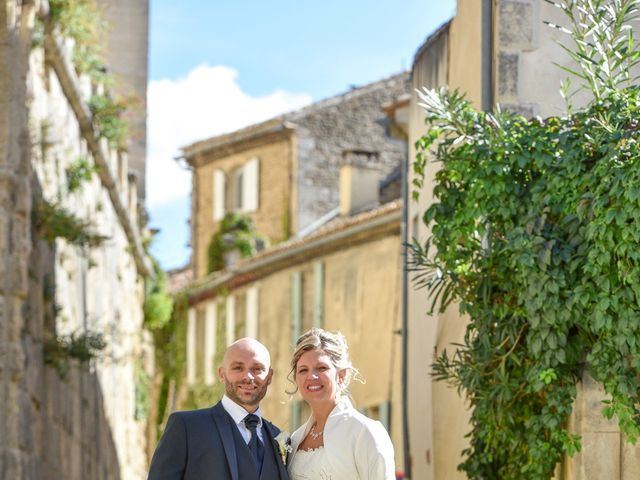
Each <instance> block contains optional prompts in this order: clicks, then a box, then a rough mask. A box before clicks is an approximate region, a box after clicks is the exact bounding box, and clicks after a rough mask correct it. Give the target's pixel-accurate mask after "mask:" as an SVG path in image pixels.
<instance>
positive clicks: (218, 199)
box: [212, 170, 226, 222]
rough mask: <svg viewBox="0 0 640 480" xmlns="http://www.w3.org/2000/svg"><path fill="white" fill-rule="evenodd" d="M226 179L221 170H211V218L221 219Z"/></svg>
mask: <svg viewBox="0 0 640 480" xmlns="http://www.w3.org/2000/svg"><path fill="white" fill-rule="evenodd" d="M225 183H226V179H225V176H224V172H223V171H222V170H214V171H213V205H212V207H213V219H214V220H215V221H216V222H218V221H220V220H222V218H223V217H224V212H225V202H224V199H225V190H226V186H225Z"/></svg>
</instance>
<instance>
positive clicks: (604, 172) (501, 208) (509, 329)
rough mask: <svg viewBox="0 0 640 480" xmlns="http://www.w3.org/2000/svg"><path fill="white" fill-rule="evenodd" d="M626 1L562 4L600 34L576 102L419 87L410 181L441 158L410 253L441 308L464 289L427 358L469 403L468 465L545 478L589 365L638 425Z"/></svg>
mask: <svg viewBox="0 0 640 480" xmlns="http://www.w3.org/2000/svg"><path fill="white" fill-rule="evenodd" d="M631 4H634V5H635V2H631V1H628V0H612V1H605V0H590V1H586V0H585V1H573V2H567V4H566V5H565V6H564V7H563V8H566V9H571V12H570V13H571V14H570V15H569V19H570V20H571V22H577V23H578V25H574V27H575V29H574V30H579V31H578V33H577V34H575V33H574V38H575V39H577V41H578V43H580V42H582V43H584V42H587V44H588V45H586V47H585V48H590V45H595V46H596V48H594V49H593V50H589V51H584V50H583V51H580V50H578V52H579V53H578V54H576V55H575V56H574V58H575V59H576V60H577V61H579V66H580V69H581V70H580V71H577V72H576V73H577V74H578V76H579V78H580V79H581V81H582V83H583V86H584V87H585V88H587V89H589V90H591V91H592V92H593V98H594V100H593V102H592V103H591V104H590V105H588V106H587V107H586V108H584V109H582V110H580V111H577V112H575V113H572V114H570V115H568V116H564V117H551V118H547V119H544V120H543V119H526V118H523V117H521V116H518V115H515V114H513V113H509V112H503V111H500V110H497V111H495V112H494V113H485V112H478V111H476V110H474V109H473V107H472V106H471V105H470V103H469V102H468V101H467V100H465V99H464V97H463V96H461V95H460V94H459V93H458V92H447V91H446V90H440V91H425V92H424V93H422V94H421V96H422V99H423V101H424V106H425V108H426V110H427V123H428V125H429V127H430V129H429V132H428V134H427V135H425V136H424V137H423V138H422V139H420V140H419V141H418V142H417V148H418V150H419V154H418V157H417V159H416V161H415V163H414V172H415V173H416V181H415V182H414V187H415V188H416V189H420V188H422V186H423V178H424V175H425V172H426V170H427V169H428V168H432V164H428V163H427V160H428V159H429V158H434V159H435V160H436V161H438V162H439V166H440V169H439V170H438V171H437V173H436V174H435V180H436V183H435V187H434V190H433V193H434V196H435V198H436V201H435V202H434V203H433V204H432V205H431V206H430V207H429V208H428V209H427V211H426V212H425V213H424V217H423V219H424V222H425V224H426V225H428V226H429V227H430V228H431V234H432V236H431V238H430V239H429V240H428V241H427V242H426V243H425V244H420V243H418V242H417V241H414V243H413V245H412V250H413V260H412V261H413V268H414V269H415V270H416V272H417V276H416V281H417V283H418V284H419V285H424V286H426V287H427V288H428V289H429V292H430V294H431V296H432V301H433V304H432V309H436V308H437V309H440V310H444V308H446V307H447V305H449V304H450V303H451V302H453V301H455V302H457V303H458V305H459V309H460V312H461V313H462V314H463V315H465V316H466V317H467V318H468V319H469V323H468V325H467V328H466V333H465V337H464V342H463V343H462V344H461V345H459V346H457V347H456V348H455V350H454V351H453V352H447V351H445V352H444V353H443V354H442V355H441V356H440V357H439V358H438V360H437V362H436V363H435V364H434V366H433V368H434V376H435V378H436V379H438V380H443V381H447V382H449V383H451V384H452V385H454V386H455V387H456V388H457V389H458V391H459V392H460V393H463V394H464V395H465V396H466V398H467V400H468V402H469V405H470V407H471V431H470V432H469V435H468V438H469V447H468V448H467V449H465V450H464V451H463V456H464V461H463V463H462V464H461V465H460V467H459V468H460V469H461V470H462V471H464V472H465V473H466V475H467V476H468V477H469V478H473V479H488V478H490V479H513V480H515V479H517V480H527V479H536V480H537V479H543V478H551V477H552V476H553V473H554V469H555V467H556V465H557V464H558V462H560V461H561V460H562V458H563V456H564V455H565V454H568V455H573V454H574V453H575V452H576V451H579V450H580V438H579V436H577V435H575V434H573V433H571V431H570V430H569V428H568V420H569V415H570V414H571V412H572V406H573V403H574V400H575V397H576V392H577V388H576V385H577V383H578V382H579V381H580V379H581V378H582V375H583V372H584V371H585V370H587V369H588V371H589V372H590V374H591V375H592V376H593V378H594V379H595V380H596V381H597V382H599V383H600V384H602V386H603V387H604V390H605V392H606V394H607V397H608V399H607V400H606V401H605V403H604V409H603V414H604V416H606V417H607V418H611V417H614V416H615V417H616V418H617V420H618V423H619V425H620V429H621V431H622V432H623V433H624V435H625V436H626V438H627V440H628V441H630V442H632V443H633V442H635V441H636V440H637V438H638V437H639V436H640V408H639V404H638V398H639V395H640V375H639V373H640V248H639V247H640V149H639V148H640V147H639V142H640V129H639V127H640V124H639V120H638V119H639V118H640V88H639V87H637V86H629V84H628V81H629V76H628V71H627V70H628V69H629V68H630V67H631V66H632V65H633V64H635V63H637V59H638V58H639V56H638V53H637V51H636V50H635V49H634V48H633V37H632V36H631V30H626V27H624V26H625V25H628V24H629V22H630V21H631V20H633V19H634V18H635V17H636V9H635V8H631V7H630V5H631ZM576 12H577V13H576ZM583 26H588V29H591V33H588V32H586V33H585V32H583V31H582V30H580V29H582V28H583ZM585 28H586V27H585ZM603 32H604V33H603ZM615 32H618V33H619V34H616V35H613V34H612V33H615ZM581 35H582V36H581ZM621 35H622V36H624V38H625V41H624V42H622V43H620V42H619V38H620V36H621ZM603 57H604V58H603ZM619 57H622V59H620V58H619ZM607 62H608V63H607ZM595 63H598V64H599V65H603V64H604V65H607V64H608V65H609V69H608V70H607V71H605V70H606V69H600V70H598V69H597V68H594V64H595ZM415 196H416V195H414V198H415Z"/></svg>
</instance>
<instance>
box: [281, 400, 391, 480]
mask: <svg viewBox="0 0 640 480" xmlns="http://www.w3.org/2000/svg"><path fill="white" fill-rule="evenodd" d="M313 423H314V418H313V415H311V417H310V418H309V420H307V422H306V423H305V424H304V425H302V426H301V427H300V428H298V429H297V430H296V431H295V432H293V434H292V436H291V447H292V457H291V458H290V459H289V462H290V461H291V460H292V459H293V457H294V456H295V455H296V452H297V450H298V446H299V445H300V443H302V441H303V440H304V438H305V437H306V435H307V433H308V432H309V430H310V429H311V426H312V425H313ZM323 435H324V437H323V439H324V449H325V459H326V465H323V470H324V471H325V472H326V473H327V478H330V479H331V480H395V478H396V476H395V463H394V453H393V444H392V443H391V439H390V438H389V434H388V433H387V431H386V430H385V428H384V426H383V425H382V424H381V423H380V422H378V421H376V420H372V419H370V418H368V417H366V416H365V415H363V414H361V413H360V412H358V411H357V410H356V409H355V408H353V406H352V405H351V402H350V401H349V400H348V399H346V398H343V399H341V400H340V401H339V402H338V404H337V405H336V406H335V407H334V409H333V410H332V411H331V413H330V414H329V417H328V418H327V423H326V424H325V426H324V429H323Z"/></svg>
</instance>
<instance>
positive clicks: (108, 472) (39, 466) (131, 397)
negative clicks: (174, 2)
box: [0, 0, 151, 480]
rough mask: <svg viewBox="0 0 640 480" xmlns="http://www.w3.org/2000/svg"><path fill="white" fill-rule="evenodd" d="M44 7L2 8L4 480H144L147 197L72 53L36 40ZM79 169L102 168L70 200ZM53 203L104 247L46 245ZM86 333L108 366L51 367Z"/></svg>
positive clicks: (0, 385) (62, 44)
mask: <svg viewBox="0 0 640 480" xmlns="http://www.w3.org/2000/svg"><path fill="white" fill-rule="evenodd" d="M47 7H48V4H47V2H19V1H12V0H7V1H3V2H1V3H0V36H1V38H2V42H0V59H1V60H0V85H1V87H2V88H0V104H1V105H2V106H1V108H0V111H1V112H2V114H1V115H2V117H1V120H0V405H2V408H1V409H0V478H7V479H9V478H10V479H25V480H27V479H29V480H30V479H34V480H35V479H49V478H56V479H57V478H60V479H62V478H64V479H86V478H95V479H122V480H124V479H132V480H133V479H141V478H144V476H145V473H146V467H147V458H146V451H145V446H146V440H145V428H146V422H145V419H144V414H143V411H142V410H141V409H140V408H138V407H141V404H140V397H141V392H142V389H143V388H144V386H145V385H144V381H143V380H142V379H144V377H145V367H146V368H148V367H149V358H150V355H149V352H147V347H146V345H147V344H148V342H146V341H145V339H144V335H143V333H142V320H143V318H142V302H143V298H144V278H145V276H148V275H149V274H150V273H151V270H150V265H149V262H148V259H147V258H146V255H145V254H144V251H143V249H142V243H141V241H142V234H141V231H142V230H141V225H140V222H139V215H138V212H139V210H140V205H139V203H138V202H139V200H138V192H137V189H136V183H135V178H134V177H133V176H130V175H129V169H128V166H127V155H126V153H121V152H118V151H116V150H112V149H110V148H109V147H108V145H107V144H106V142H105V141H103V140H101V139H99V138H97V137H96V134H95V130H94V128H93V127H92V125H91V118H90V114H89V109H88V108H87V100H88V98H89V96H90V95H92V94H94V93H95V92H96V88H99V87H98V86H96V85H92V84H91V83H90V82H89V81H88V79H87V78H84V77H82V78H78V77H77V75H76V73H75V70H74V69H73V67H71V63H70V53H71V51H70V48H71V44H70V43H69V42H66V41H64V40H63V39H61V38H60V37H59V36H58V35H56V34H52V33H46V34H45V35H44V37H43V38H37V36H34V24H35V22H36V19H37V18H38V19H39V21H41V22H46V19H47V13H48V10H47ZM145 21H146V19H145ZM143 30H144V29H143ZM144 31H145V32H146V30H144ZM145 34H146V33H145ZM144 61H146V54H145V56H144ZM79 159H83V161H85V162H86V163H87V164H88V165H91V166H92V167H93V169H95V170H93V169H92V170H93V173H92V174H91V178H90V179H87V180H86V181H84V182H83V183H82V185H81V186H80V187H79V188H75V189H74V188H70V177H69V172H70V171H71V169H72V167H73V166H74V165H76V164H77V163H78V162H79ZM43 205H50V206H51V205H53V206H54V207H55V211H56V212H58V213H60V212H62V211H63V210H64V211H65V212H66V214H70V215H72V216H73V217H74V218H76V219H81V220H82V221H83V222H84V223H86V225H85V227H87V228H88V229H90V231H91V232H93V233H95V234H98V235H100V236H103V237H105V240H104V241H103V242H102V243H100V244H97V243H96V244H95V245H93V246H91V245H84V246H79V245H78V244H76V243H74V242H72V241H70V240H69V237H68V236H67V238H66V239H65V238H62V237H64V236H65V235H69V229H68V228H67V230H66V231H63V232H58V234H60V235H61V236H60V235H54V236H57V237H58V238H55V240H51V241H46V240H44V239H43V235H44V234H45V231H43V228H44V227H43V226H42V225H43V224H46V223H47V222H49V221H51V222H53V221H55V220H52V217H51V211H49V214H47V213H46V212H45V210H46V209H43ZM47 215H48V216H47ZM48 232H49V233H50V230H48ZM86 333H94V334H100V335H102V338H103V339H104V341H105V342H106V348H105V349H104V350H103V351H101V352H100V353H99V356H98V358H96V359H94V360H91V362H90V363H87V364H84V363H79V362H78V361H77V360H73V359H72V358H70V357H69V356H65V355H62V358H59V357H58V360H59V361H60V362H61V363H60V362H59V364H58V368H55V367H54V366H53V365H51V362H53V361H55V360H56V357H54V356H53V355H52V353H51V352H52V351H53V350H52V349H51V346H55V345H58V346H59V345H61V344H60V341H63V340H64V339H68V338H69V336H70V335H74V336H75V337H81V336H82V335H83V334H86ZM65 360H69V365H68V366H69V369H68V371H67V372H66V373H65V371H64V362H65ZM136 398H138V400H137V399H136Z"/></svg>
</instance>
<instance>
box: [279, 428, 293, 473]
mask: <svg viewBox="0 0 640 480" xmlns="http://www.w3.org/2000/svg"><path fill="white" fill-rule="evenodd" d="M275 441H276V442H277V443H278V448H279V450H280V457H281V458H282V463H284V464H285V465H286V464H287V457H288V456H289V454H290V453H291V452H292V451H293V448H292V447H291V435H289V432H280V433H279V434H278V436H277V437H276V438H275Z"/></svg>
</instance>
